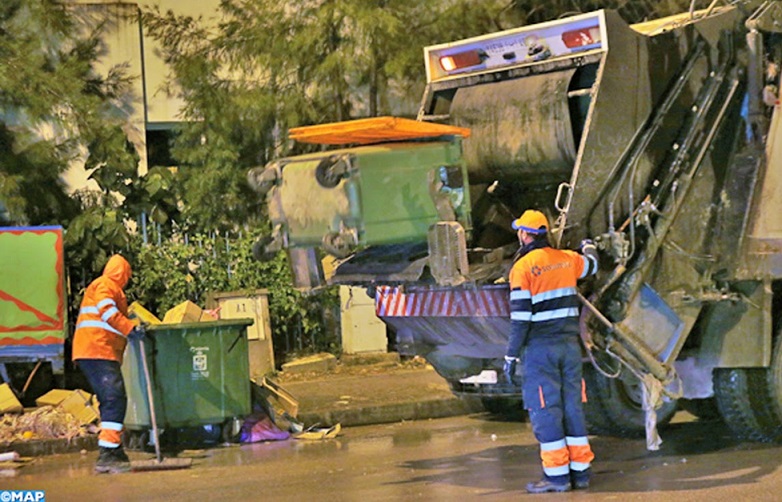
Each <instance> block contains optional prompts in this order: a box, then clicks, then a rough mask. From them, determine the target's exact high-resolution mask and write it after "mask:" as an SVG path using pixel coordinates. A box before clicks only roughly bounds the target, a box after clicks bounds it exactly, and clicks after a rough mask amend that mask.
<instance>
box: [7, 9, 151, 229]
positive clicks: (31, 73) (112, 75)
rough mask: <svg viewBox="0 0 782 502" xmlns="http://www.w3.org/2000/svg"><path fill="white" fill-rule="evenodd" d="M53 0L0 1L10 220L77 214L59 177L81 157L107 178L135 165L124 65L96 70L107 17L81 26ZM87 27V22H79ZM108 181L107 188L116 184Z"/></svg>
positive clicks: (60, 219) (48, 220)
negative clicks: (128, 135) (127, 137)
mask: <svg viewBox="0 0 782 502" xmlns="http://www.w3.org/2000/svg"><path fill="white" fill-rule="evenodd" d="M71 14H72V13H71V12H70V11H69V8H68V7H67V6H64V5H62V4H61V3H58V2H54V1H52V0H8V1H5V2H3V5H2V7H0V58H2V61H3V64H2V66H0V200H2V201H4V204H5V206H6V213H5V215H4V219H5V222H4V223H7V224H8V223H10V224H31V225H39V224H55V223H57V224H65V225H67V224H68V223H69V222H70V221H71V220H72V219H73V218H75V217H76V216H77V215H78V214H79V212H80V207H79V205H78V203H77V201H75V200H73V199H72V198H71V197H69V196H68V194H67V193H66V187H65V186H64V184H63V183H62V181H61V175H62V174H63V173H64V172H65V171H66V170H67V169H69V168H70V166H71V165H72V164H73V163H75V162H78V161H83V162H84V163H85V164H86V167H87V168H88V169H89V168H97V170H96V173H95V174H94V175H93V176H94V177H95V178H96V179H103V180H104V181H107V180H109V179H111V178H117V176H116V174H114V172H115V171H116V172H117V173H121V174H122V175H123V176H122V177H123V178H125V177H127V175H128V174H129V173H131V172H135V169H136V166H137V163H138V156H137V155H135V151H134V150H132V148H131V149H129V148H127V144H126V143H127V141H126V140H125V134H124V133H123V132H122V129H121V128H122V125H123V124H124V122H125V119H126V116H125V115H123V114H122V113H117V112H118V110H121V109H122V102H121V97H122V96H125V95H126V94H127V93H128V90H129V87H128V84H129V82H130V79H129V78H128V77H127V76H126V75H125V72H124V69H123V68H122V67H118V68H112V69H110V70H109V71H108V73H107V74H106V75H99V74H98V73H97V72H96V71H95V69H94V63H95V61H97V59H98V56H99V54H100V53H101V51H102V50H103V47H102V44H101V42H100V41H101V35H102V33H103V29H104V25H103V24H101V23H93V24H92V25H89V26H86V27H85V26H83V25H77V24H76V23H75V22H74V17H73V16H72V15H71ZM85 28H86V30H85ZM117 186H118V185H117V184H114V185H113V186H112V187H113V188H116V187H117Z"/></svg>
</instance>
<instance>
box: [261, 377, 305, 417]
mask: <svg viewBox="0 0 782 502" xmlns="http://www.w3.org/2000/svg"><path fill="white" fill-rule="evenodd" d="M252 381H253V383H255V384H256V385H259V386H260V387H261V388H262V389H263V390H264V391H265V393H266V394H267V396H266V397H267V399H268V400H269V401H270V403H271V404H272V405H274V407H275V410H274V411H275V413H276V414H277V415H284V414H286V413H287V414H288V415H290V416H291V417H294V418H295V417H296V416H297V415H298V414H299V400H298V399H296V398H295V397H293V394H291V393H290V392H288V391H287V390H285V389H283V388H282V387H281V386H280V385H279V384H278V383H275V382H273V381H271V380H269V379H267V378H266V377H264V378H262V379H261V382H260V383H257V382H256V381H255V380H252Z"/></svg>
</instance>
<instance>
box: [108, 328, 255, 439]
mask: <svg viewBox="0 0 782 502" xmlns="http://www.w3.org/2000/svg"><path fill="white" fill-rule="evenodd" d="M252 323H253V320H252V319H227V320H220V321H210V322H197V323H182V324H160V325H155V326H149V327H148V328H147V335H148V336H147V339H146V340H145V342H144V345H145V348H146V354H147V363H148V364H149V371H150V379H151V380H152V390H153V395H154V399H155V415H156V418H157V425H158V427H161V428H166V427H196V426H203V425H210V424H221V423H223V422H225V421H226V420H228V419H233V418H239V417H244V416H247V415H249V414H250V412H251V406H252V403H251V395H250V364H249V359H248V355H247V354H248V352H247V327H248V326H250V325H251V324H252ZM122 375H123V377H124V379H125V387H126V389H127V393H128V410H127V413H126V415H125V426H126V427H127V428H128V429H130V430H145V429H149V428H150V427H151V426H152V420H151V419H150V413H149V401H148V399H147V390H146V379H145V378H144V367H143V362H142V359H141V353H140V346H139V343H138V342H137V341H130V343H129V344H128V348H127V350H126V351H125V358H124V361H123V363H122Z"/></svg>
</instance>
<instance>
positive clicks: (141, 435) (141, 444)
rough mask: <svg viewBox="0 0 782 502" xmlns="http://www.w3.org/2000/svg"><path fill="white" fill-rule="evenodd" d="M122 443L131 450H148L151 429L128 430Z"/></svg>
mask: <svg viewBox="0 0 782 502" xmlns="http://www.w3.org/2000/svg"><path fill="white" fill-rule="evenodd" d="M122 445H123V446H124V447H125V449H126V450H130V451H147V447H148V445H149V431H148V430H141V431H136V430H126V431H125V433H124V434H123V435H122Z"/></svg>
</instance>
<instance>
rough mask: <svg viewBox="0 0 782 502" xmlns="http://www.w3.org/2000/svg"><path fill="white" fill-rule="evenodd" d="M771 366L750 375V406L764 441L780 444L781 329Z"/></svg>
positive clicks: (781, 434) (781, 399) (781, 435)
mask: <svg viewBox="0 0 782 502" xmlns="http://www.w3.org/2000/svg"><path fill="white" fill-rule="evenodd" d="M773 345H774V348H773V351H772V353H771V364H770V366H769V368H768V369H763V370H758V371H757V372H754V371H753V372H752V373H750V377H751V378H750V391H751V392H752V395H753V396H756V397H755V399H753V400H752V402H751V404H752V406H753V409H754V411H755V416H756V417H757V420H758V423H759V424H760V426H761V427H762V428H763V432H764V440H765V441H768V442H773V443H780V442H782V327H781V328H780V329H778V330H777V333H776V336H775V337H774V341H773Z"/></svg>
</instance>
